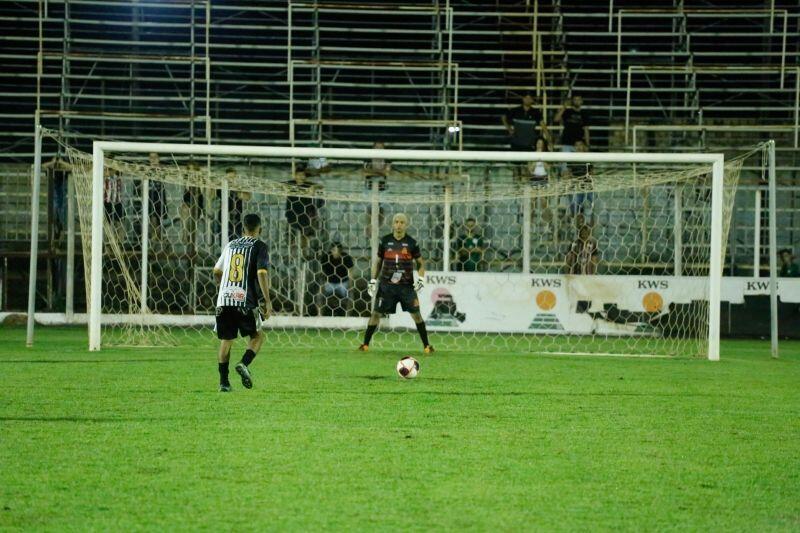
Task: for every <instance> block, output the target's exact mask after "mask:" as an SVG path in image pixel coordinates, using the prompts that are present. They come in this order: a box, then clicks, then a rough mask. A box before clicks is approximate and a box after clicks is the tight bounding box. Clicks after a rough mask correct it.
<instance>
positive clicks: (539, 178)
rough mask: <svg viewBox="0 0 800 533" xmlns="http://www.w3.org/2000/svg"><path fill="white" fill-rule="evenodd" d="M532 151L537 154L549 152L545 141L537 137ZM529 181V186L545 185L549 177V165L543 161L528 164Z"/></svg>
mask: <svg viewBox="0 0 800 533" xmlns="http://www.w3.org/2000/svg"><path fill="white" fill-rule="evenodd" d="M534 151H535V152H537V153H542V152H549V151H550V147H549V146H548V145H547V139H545V138H544V137H539V138H538V139H536V144H534ZM528 170H529V180H530V182H531V185H537V186H538V185H547V181H548V179H549V176H550V163H547V162H545V161H532V162H531V163H529V164H528Z"/></svg>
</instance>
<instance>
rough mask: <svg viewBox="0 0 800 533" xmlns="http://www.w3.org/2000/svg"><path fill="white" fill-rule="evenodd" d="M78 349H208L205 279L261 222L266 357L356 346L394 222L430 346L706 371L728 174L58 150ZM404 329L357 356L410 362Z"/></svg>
mask: <svg viewBox="0 0 800 533" xmlns="http://www.w3.org/2000/svg"><path fill="white" fill-rule="evenodd" d="M65 148H66V151H67V154H68V155H69V158H70V161H71V164H72V167H73V177H74V181H75V186H76V194H77V197H78V211H79V219H80V226H81V233H82V235H83V236H84V239H83V250H84V255H83V257H84V262H85V268H86V272H87V276H86V284H87V294H88V295H89V297H88V301H89V304H88V307H89V347H90V349H91V350H98V349H100V348H101V346H103V345H112V344H113V345H135V346H147V345H190V344H192V343H198V344H202V345H208V344H209V342H210V341H211V339H213V334H212V333H211V326H212V325H213V323H214V312H215V307H214V306H215V291H216V289H215V286H214V282H213V275H212V267H213V265H214V262H215V261H216V259H217V257H218V255H219V253H220V250H221V247H222V246H223V245H224V244H225V243H226V242H227V241H228V240H229V239H231V238H234V237H235V236H237V235H238V233H239V232H240V231H241V219H242V217H243V215H244V214H246V213H250V212H254V213H258V214H259V215H260V216H261V217H262V220H263V221H264V227H263V233H262V238H263V239H264V240H265V241H266V242H267V243H268V245H269V249H270V261H271V269H270V275H271V282H272V284H271V291H272V301H273V306H274V308H275V309H274V311H275V315H274V316H273V317H272V318H270V320H268V321H267V322H266V323H265V326H264V327H265V328H266V330H267V332H268V336H269V337H268V338H269V341H268V342H269V345H271V346H289V347H302V346H319V345H320V344H326V345H329V346H331V348H332V349H354V348H355V347H356V346H357V345H358V342H359V338H360V335H361V332H362V331H363V328H364V327H365V325H366V317H367V316H368V315H369V311H370V305H371V302H370V298H369V296H368V295H367V291H366V285H367V282H368V281H369V278H370V274H369V271H370V263H371V261H372V259H373V258H374V257H375V256H376V253H377V246H378V241H379V238H380V236H382V235H385V234H388V233H390V232H391V231H392V228H391V221H392V216H393V215H394V214H395V213H398V212H403V213H406V214H407V215H408V217H409V218H410V228H409V230H408V232H409V234H410V235H412V236H413V237H414V238H415V239H416V240H417V241H418V243H419V244H420V248H421V251H422V254H423V257H424V258H425V261H426V269H427V274H426V285H425V288H424V289H423V290H422V291H421V292H420V293H419V295H418V296H419V305H420V310H421V313H422V315H423V317H424V318H425V319H426V321H427V323H428V329H429V331H430V332H431V340H432V342H433V343H434V344H435V345H436V347H437V348H439V349H458V350H468V351H484V350H495V351H503V350H514V351H529V352H534V353H565V354H572V353H589V354H609V355H626V354H630V355H642V356H644V355H661V356H673V355H680V356H698V357H707V358H709V359H711V360H716V359H718V358H719V355H720V354H719V331H720V328H719V321H720V277H721V270H722V269H721V265H722V260H723V256H724V254H725V242H726V240H727V232H728V226H729V221H730V214H731V210H732V202H733V197H734V193H735V189H736V184H737V180H738V177H739V172H740V169H741V161H737V160H731V161H728V162H727V163H726V162H725V161H724V158H723V156H722V155H721V154H661V153H647V154H641V153H640V154H632V153H593V152H581V153H577V152H576V153H562V152H547V151H542V152H487V151H474V152H471V151H463V152H462V151H431V150H392V149H333V148H288V147H275V146H269V147H268V146H222V145H219V146H215V145H186V144H166V143H143V142H142V143H140V142H105V141H96V142H95V143H94V149H93V153H92V154H87V153H83V152H80V151H78V150H75V149H73V148H70V147H65ZM409 331H413V323H412V321H411V319H410V318H409V316H408V315H407V314H406V313H402V312H400V309H399V308H398V313H397V314H395V315H392V316H390V317H388V318H386V319H384V321H383V322H382V323H381V329H380V330H379V332H378V333H377V334H376V336H375V337H374V340H373V343H372V346H373V347H374V348H378V349H380V348H381V347H385V348H389V347H391V348H393V349H397V350H409V351H416V350H418V349H419V348H420V347H419V346H417V344H418V340H417V339H416V336H415V335H412V334H409V333H408V332H409Z"/></svg>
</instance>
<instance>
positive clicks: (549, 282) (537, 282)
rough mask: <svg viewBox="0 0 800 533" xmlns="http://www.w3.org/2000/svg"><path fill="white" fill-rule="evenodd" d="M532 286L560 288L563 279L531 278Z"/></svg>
mask: <svg viewBox="0 0 800 533" xmlns="http://www.w3.org/2000/svg"><path fill="white" fill-rule="evenodd" d="M531 287H553V288H555V289H558V288H560V287H561V280H560V279H551V278H533V279H532V280H531Z"/></svg>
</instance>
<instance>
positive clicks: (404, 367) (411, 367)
mask: <svg viewBox="0 0 800 533" xmlns="http://www.w3.org/2000/svg"><path fill="white" fill-rule="evenodd" d="M397 373H398V375H399V376H400V377H401V378H403V379H411V378H415V377H417V374H419V361H417V360H416V359H414V358H413V357H411V356H410V355H407V356H405V357H403V358H402V359H400V360H399V361H398V362H397Z"/></svg>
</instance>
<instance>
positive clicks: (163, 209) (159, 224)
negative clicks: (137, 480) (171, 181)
mask: <svg viewBox="0 0 800 533" xmlns="http://www.w3.org/2000/svg"><path fill="white" fill-rule="evenodd" d="M148 158H149V161H150V170H151V172H152V173H153V174H155V173H156V172H158V168H159V165H160V161H159V158H158V154H157V153H155V152H150V155H149V156H148ZM148 187H149V188H148V190H149V193H148V198H149V200H150V213H149V216H150V237H151V238H152V239H159V240H160V239H161V237H162V233H163V230H164V219H165V218H166V217H167V192H166V190H164V182H163V181H161V180H159V179H151V180H150V183H149V185H148Z"/></svg>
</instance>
